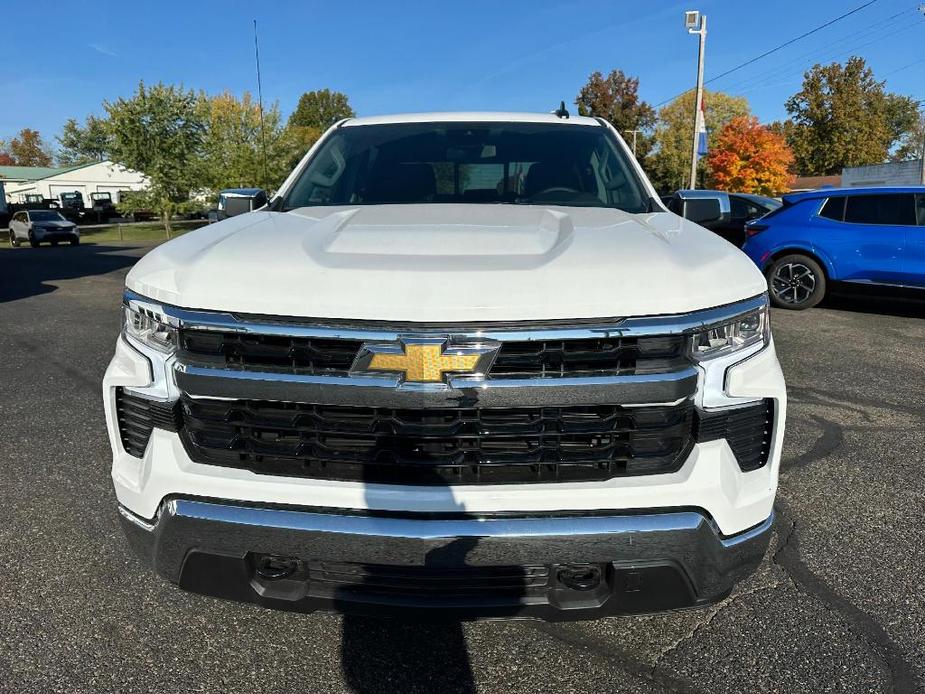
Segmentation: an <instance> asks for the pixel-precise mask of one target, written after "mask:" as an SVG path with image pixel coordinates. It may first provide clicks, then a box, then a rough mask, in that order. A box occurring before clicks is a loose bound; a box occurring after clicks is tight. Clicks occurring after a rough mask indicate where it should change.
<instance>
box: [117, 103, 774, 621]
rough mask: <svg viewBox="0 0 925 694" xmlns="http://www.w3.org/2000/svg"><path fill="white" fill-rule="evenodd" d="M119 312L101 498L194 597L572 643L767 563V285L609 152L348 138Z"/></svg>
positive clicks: (336, 138)
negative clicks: (518, 621)
mask: <svg viewBox="0 0 925 694" xmlns="http://www.w3.org/2000/svg"><path fill="white" fill-rule="evenodd" d="M126 285H127V286H126V290H125V295H124V299H123V315H124V320H123V330H122V334H121V335H120V336H119V338H118V341H117V344H116V353H115V356H114V358H113V360H112V363H111V364H110V366H109V369H108V370H107V372H106V376H105V380H104V383H103V395H104V401H105V408H106V418H107V422H108V429H109V436H110V441H111V444H112V452H113V466H112V478H113V481H114V483H115V489H116V495H117V497H118V502H119V512H120V514H121V518H122V520H123V525H124V528H125V531H126V533H127V535H128V537H129V539H130V541H131V543H132V545H133V546H134V547H135V549H136V550H137V551H138V552H139V553H140V554H141V556H142V557H144V559H145V560H146V561H147V562H149V563H150V564H151V565H152V566H153V567H154V569H155V570H156V572H157V573H158V574H160V575H161V576H163V577H165V578H167V579H169V580H170V581H173V582H175V583H178V584H179V585H180V586H181V587H183V588H186V589H189V590H193V591H197V592H201V593H206V594H209V595H213V596H219V597H224V598H231V599H236V600H242V601H249V602H253V603H258V604H261V605H265V606H268V607H274V608H282V609H291V610H301V611H313V610H319V609H320V610H337V611H349V612H359V613H373V614H387V613H398V614H401V615H404V616H414V615H417V616H420V615H434V614H439V615H441V616H445V617H450V618H454V619H455V618H481V617H495V618H498V617H524V616H526V617H535V618H541V619H549V620H556V619H580V618H590V617H596V616H600V615H609V614H629V613H640V612H652V611H660V610H670V609H677V608H685V607H692V606H697V605H704V604H709V603H711V602H715V601H717V600H719V599H721V598H723V597H724V596H726V595H728V593H729V592H730V590H731V589H732V586H733V584H734V583H735V582H736V581H738V580H740V579H741V578H743V577H744V576H746V575H748V574H749V573H750V572H751V571H752V570H754V569H755V567H756V566H757V565H758V564H759V562H760V561H761V559H762V557H763V555H764V553H765V551H766V548H767V545H768V540H769V535H770V531H771V526H772V522H773V517H774V516H773V502H774V494H775V491H776V486H777V474H778V462H779V459H780V453H781V445H782V441H783V433H784V416H785V406H786V393H785V387H784V379H783V377H782V374H781V369H780V366H779V364H778V360H777V357H776V355H775V352H774V345H773V342H772V339H771V333H770V329H769V322H768V301H767V296H766V293H765V292H766V284H765V280H764V278H763V277H762V275H761V273H760V272H759V271H758V270H757V269H756V268H755V266H754V265H753V264H752V263H751V261H749V260H748V258H746V257H745V256H744V255H743V254H742V253H741V252H739V251H738V250H737V249H736V248H734V247H733V246H732V245H730V244H728V243H727V242H725V241H723V240H722V239H721V238H719V237H718V236H716V235H715V234H713V233H711V232H709V231H706V230H704V229H703V228H701V227H699V226H697V225H695V224H693V223H691V222H689V221H686V220H683V219H681V218H680V217H678V216H676V215H674V214H672V213H670V212H668V211H667V210H666V209H664V207H663V206H662V204H661V202H660V201H659V200H658V197H657V196H656V193H655V191H654V190H653V188H652V186H651V184H650V183H649V182H648V181H647V180H646V177H645V175H644V174H643V172H642V170H641V169H640V167H639V166H638V164H637V163H636V162H635V160H634V159H633V157H632V156H631V154H630V152H629V151H628V149H627V147H626V145H625V143H624V142H623V141H622V140H621V138H620V136H619V135H618V134H617V133H616V132H615V130H614V129H613V128H612V127H611V126H610V125H609V124H608V123H606V122H604V121H602V120H598V119H594V118H579V117H572V118H565V117H561V115H560V116H557V115H545V114H519V113H452V114H422V115H407V116H390V117H377V118H356V119H349V120H345V121H342V122H340V123H338V124H337V125H335V126H334V127H333V128H331V129H330V130H329V131H328V132H327V133H326V134H325V135H324V136H323V137H322V139H321V140H320V141H319V142H318V143H317V144H316V145H315V146H314V147H313V148H312V150H311V151H310V152H309V153H308V154H307V155H306V156H305V158H304V159H303V160H302V162H301V163H300V164H299V166H298V167H297V168H296V170H295V171H294V172H293V173H292V174H291V175H290V177H289V178H288V179H287V180H286V182H285V183H284V184H283V186H282V187H281V188H280V190H279V192H278V193H277V194H276V196H275V197H273V198H272V199H271V200H270V202H269V203H268V205H267V206H266V207H264V208H263V209H261V210H257V211H254V212H249V213H247V214H242V215H240V216H236V217H233V218H230V219H228V220H225V221H223V222H220V223H218V224H213V225H211V226H208V227H205V228H203V229H200V230H198V231H195V232H192V233H189V234H187V235H185V236H182V237H180V238H177V239H175V240H173V241H171V242H169V243H166V244H164V245H162V246H160V247H158V248H156V249H155V250H153V251H151V252H150V253H148V254H147V255H146V256H145V257H144V258H143V259H142V260H141V261H140V262H139V263H138V264H137V265H136V266H135V267H134V268H133V269H132V271H131V272H130V273H129V275H128V278H127V280H126Z"/></svg>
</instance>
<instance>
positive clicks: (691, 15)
mask: <svg viewBox="0 0 925 694" xmlns="http://www.w3.org/2000/svg"><path fill="white" fill-rule="evenodd" d="M684 25H685V26H686V27H687V33H689V34H699V35H700V50H699V51H698V55H697V96H696V98H695V100H694V136H693V138H691V178H690V188H691V190H693V189H694V188H696V187H697V149H698V147H697V144H698V141H699V139H700V127H699V126H700V107H701V104H703V52H704V48H705V46H706V42H707V16H706V15H703V14H700V12H697V11H693V12H685V13H684Z"/></svg>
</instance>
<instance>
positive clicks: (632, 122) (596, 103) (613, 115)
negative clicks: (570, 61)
mask: <svg viewBox="0 0 925 694" xmlns="http://www.w3.org/2000/svg"><path fill="white" fill-rule="evenodd" d="M575 104H576V105H577V106H578V113H579V114H581V115H582V116H598V117H600V118H603V119H605V120H607V121H610V123H611V124H612V125H613V127H614V128H616V129H617V130H618V131H619V133H620V134H621V135H622V136H623V137H624V138H627V141H628V142H632V140H631V138H632V133H631V132H628V131H632V130H639V131H642V132H640V133H637V137H636V157H637V158H638V159H639V160H640V161H642V160H644V159H645V158H646V156H647V155H648V153H649V151H650V150H651V148H652V143H653V137H652V129H653V128H654V127H655V109H654V108H652V107H651V106H650V105H649V104H648V103H646V102H645V101H640V99H639V79H638V78H636V77H628V76H627V75H625V74H624V73H623V71H622V70H613V71H612V72H611V73H610V74H609V75H607V77H604V75H602V74H601V73H600V72H594V73H592V74H591V76H590V77H589V78H588V83H587V84H585V86H583V87H582V88H581V91H580V92H578V96H577V97H576V99H575Z"/></svg>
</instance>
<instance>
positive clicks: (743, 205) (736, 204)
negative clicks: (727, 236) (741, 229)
mask: <svg viewBox="0 0 925 694" xmlns="http://www.w3.org/2000/svg"><path fill="white" fill-rule="evenodd" d="M748 207H749V205H748V203H747V202H745V200H744V199H742V198H740V197H738V196H737V195H730V196H729V208H730V211H731V213H732V218H733V219H747V218H748V216H749V214H748V213H749V209H748Z"/></svg>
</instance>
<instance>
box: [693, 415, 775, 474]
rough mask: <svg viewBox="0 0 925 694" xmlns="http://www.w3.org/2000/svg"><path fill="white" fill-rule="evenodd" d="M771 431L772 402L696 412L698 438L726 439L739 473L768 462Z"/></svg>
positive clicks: (755, 468) (772, 420)
mask: <svg viewBox="0 0 925 694" xmlns="http://www.w3.org/2000/svg"><path fill="white" fill-rule="evenodd" d="M773 430H774V401H773V400H771V399H766V400H763V401H761V402H760V403H757V404H755V405H744V406H742V407H733V408H729V409H725V410H720V411H717V412H700V414H699V417H698V422H697V440H698V441H716V440H719V439H726V441H727V442H728V443H729V447H730V448H731V449H732V452H733V453H734V454H735V457H736V460H738V461H739V467H740V468H742V471H743V472H748V471H750V470H757V469H758V468H760V467H763V466H764V465H765V464H766V463H767V462H768V456H769V455H770V453H771V439H772V432H773Z"/></svg>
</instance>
